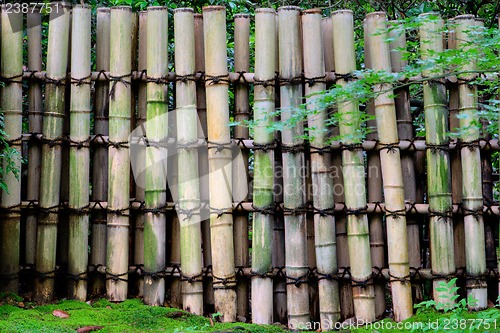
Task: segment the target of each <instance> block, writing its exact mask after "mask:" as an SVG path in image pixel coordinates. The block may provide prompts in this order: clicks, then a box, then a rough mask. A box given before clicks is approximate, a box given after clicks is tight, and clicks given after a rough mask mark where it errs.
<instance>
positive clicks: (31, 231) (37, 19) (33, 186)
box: [25, 10, 43, 265]
mask: <svg viewBox="0 0 500 333" xmlns="http://www.w3.org/2000/svg"><path fill="white" fill-rule="evenodd" d="M27 25H28V32H27V34H28V68H29V69H30V70H35V71H41V70H42V57H41V56H40V55H41V54H42V16H41V14H40V11H39V10H34V11H33V12H31V11H30V12H29V13H28V14H27ZM42 109H43V101H42V84H41V82H39V81H37V80H30V81H29V84H28V112H29V116H28V124H29V131H30V133H42ZM28 149H29V150H28V161H29V162H28V185H27V199H28V200H38V199H39V193H40V173H41V172H40V171H41V170H40V167H41V145H40V142H38V141H36V140H32V141H31V142H29V143H28ZM36 226H37V214H36V213H35V212H29V213H28V215H27V216H26V239H25V243H26V246H25V262H26V264H28V265H34V264H35V253H36Z"/></svg>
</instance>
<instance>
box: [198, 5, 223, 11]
mask: <svg viewBox="0 0 500 333" xmlns="http://www.w3.org/2000/svg"><path fill="white" fill-rule="evenodd" d="M202 11H203V12H218V11H226V7H225V6H203V7H202Z"/></svg>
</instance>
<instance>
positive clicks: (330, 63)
mask: <svg viewBox="0 0 500 333" xmlns="http://www.w3.org/2000/svg"><path fill="white" fill-rule="evenodd" d="M321 26H322V30H323V33H322V34H323V45H324V52H325V71H326V72H335V61H334V40H333V25H332V18H331V17H326V18H323V20H322V22H321ZM327 87H328V86H327ZM333 112H337V110H336V108H335V106H334V105H333V106H332V107H331V108H329V109H328V113H329V117H331V116H332V113H333ZM329 131H330V132H331V133H332V135H333V136H338V135H339V129H338V127H337V126H335V127H332V128H330V129H329ZM331 159H332V161H331V164H332V171H331V177H332V180H333V201H334V202H344V201H345V199H344V191H343V184H344V179H343V177H342V156H341V155H340V154H333V156H331ZM335 224H336V228H335V236H336V241H337V261H338V263H337V264H338V266H339V267H349V253H348V251H347V231H346V216H345V214H343V213H342V212H340V213H337V214H336V215H335ZM339 286H340V312H341V318H342V319H347V318H351V317H353V316H354V308H353V302H352V285H351V284H350V283H349V282H347V281H345V280H344V281H339Z"/></svg>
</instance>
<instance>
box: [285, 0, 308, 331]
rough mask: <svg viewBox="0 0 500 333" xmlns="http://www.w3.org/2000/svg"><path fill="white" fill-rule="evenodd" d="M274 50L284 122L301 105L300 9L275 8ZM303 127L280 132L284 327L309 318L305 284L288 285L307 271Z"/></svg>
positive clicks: (306, 321) (291, 7)
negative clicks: (286, 313) (285, 319)
mask: <svg viewBox="0 0 500 333" xmlns="http://www.w3.org/2000/svg"><path fill="white" fill-rule="evenodd" d="M278 22H279V26H278V35H279V37H278V40H279V42H278V45H279V46H278V47H279V75H280V100H281V120H282V121H283V122H286V121H287V120H288V119H290V118H291V117H293V116H294V115H295V114H296V113H297V108H298V107H299V105H300V104H301V102H302V86H301V85H300V83H296V81H294V80H297V79H296V78H297V77H299V76H300V75H301V73H302V54H301V51H302V50H301V31H300V9H299V7H295V6H283V7H280V8H278ZM303 132H304V130H303V124H302V123H301V122H300V121H299V122H298V123H297V124H294V125H293V126H291V127H290V128H287V129H284V130H283V131H282V132H281V136H282V143H283V144H282V156H283V189H284V191H283V195H284V198H283V199H284V206H285V207H286V208H287V209H289V210H291V211H292V213H291V214H286V215H285V267H286V269H287V283H288V284H287V308H288V326H289V327H290V328H292V329H297V328H301V327H303V326H304V325H306V324H307V323H308V322H309V320H310V318H309V295H308V286H307V283H302V284H301V283H295V284H293V283H290V282H295V281H296V280H295V279H297V280H302V279H304V276H306V275H307V271H308V260H307V259H308V258H307V247H306V246H307V235H306V217H305V213H303V212H297V210H300V208H301V207H303V206H304V205H305V179H304V178H303V175H302V172H301V171H302V170H304V153H303V151H301V149H300V148H299V149H294V147H296V146H302V145H303V144H304V139H303V138H302V137H300V136H302V135H303Z"/></svg>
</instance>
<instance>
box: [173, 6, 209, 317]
mask: <svg viewBox="0 0 500 333" xmlns="http://www.w3.org/2000/svg"><path fill="white" fill-rule="evenodd" d="M174 23H175V26H174V32H175V41H176V47H175V69H176V73H177V75H190V74H192V73H194V71H195V39H194V15H193V10H192V9H191V8H179V9H176V10H175V11H174ZM176 85H177V89H176V103H177V105H176V110H177V114H176V116H177V140H178V142H179V144H188V143H189V142H192V141H193V140H196V139H197V138H198V128H197V125H198V115H197V112H196V83H195V82H193V81H186V82H182V81H177V83H176ZM177 159H178V160H177V162H178V167H179V169H180V170H183V172H180V173H179V181H178V184H179V189H178V192H179V198H178V202H179V208H180V210H179V211H178V214H179V221H180V223H181V224H180V250H181V254H180V255H181V267H182V272H183V274H184V275H185V276H187V277H190V278H194V282H190V281H184V282H183V283H182V305H183V308H184V309H185V310H187V311H189V312H192V313H195V314H199V315H201V314H203V284H202V280H201V279H200V278H199V276H200V275H201V270H202V253H201V223H200V222H201V221H199V215H198V214H199V206H200V184H199V173H198V151H197V149H196V148H195V149H179V150H178V157H177ZM189 211H194V214H193V215H190V214H188V213H187V212H189Z"/></svg>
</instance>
